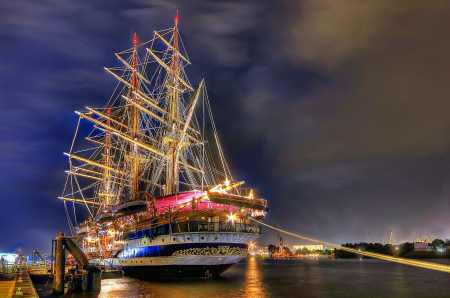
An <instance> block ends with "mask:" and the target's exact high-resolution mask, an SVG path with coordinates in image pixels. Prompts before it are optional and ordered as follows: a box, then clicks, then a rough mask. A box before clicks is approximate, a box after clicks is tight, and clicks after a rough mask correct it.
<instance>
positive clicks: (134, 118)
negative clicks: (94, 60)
mask: <svg viewBox="0 0 450 298" xmlns="http://www.w3.org/2000/svg"><path fill="white" fill-rule="evenodd" d="M137 42H138V39H137V36H136V32H135V33H134V36H133V44H134V48H133V80H132V86H133V87H132V88H131V98H133V100H134V101H135V102H137V100H138V98H137V96H136V93H137V91H138V84H137V71H138V70H137V49H136V48H137ZM138 129H139V111H138V108H137V106H136V105H132V137H133V139H134V140H136V141H138V135H139V131H138ZM138 148H139V147H138V146H136V145H131V150H130V151H132V152H133V154H132V164H133V184H132V193H131V197H132V198H133V199H137V192H138V186H139V185H138V176H139V160H138V150H139V149H138Z"/></svg>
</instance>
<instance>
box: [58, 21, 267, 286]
mask: <svg viewBox="0 0 450 298" xmlns="http://www.w3.org/2000/svg"><path fill="white" fill-rule="evenodd" d="M116 57H117V59H118V60H119V63H120V65H119V66H117V67H112V68H106V72H107V73H109V74H110V75H112V77H113V78H114V79H115V80H117V86H116V88H115V90H114V92H113V95H112V96H111V97H110V99H109V101H105V104H104V106H101V107H98V108H90V107H86V110H85V111H77V112H76V113H77V115H79V119H80V121H79V122H78V127H77V129H76V133H75V136H74V140H73V142H72V145H71V147H70V151H69V152H67V153H65V154H66V155H67V156H68V158H69V169H68V170H67V171H66V172H67V182H66V184H65V189H64V191H63V196H62V197H61V198H60V199H62V200H63V202H64V207H65V212H66V215H67V217H68V221H69V227H70V229H71V230H72V233H73V235H78V237H79V239H78V240H79V241H78V243H79V244H80V248H81V249H82V250H83V251H84V253H85V254H86V255H87V258H88V259H89V262H91V263H93V264H96V265H98V266H99V267H100V268H104V269H105V270H123V271H124V272H125V273H126V274H129V275H132V276H136V277H140V278H146V279H147V278H161V277H163V278H164V277H194V276H201V277H204V276H211V275H219V274H221V273H222V272H224V271H225V270H226V269H228V268H229V267H230V266H232V265H233V264H235V263H237V262H239V261H240V260H241V259H242V258H244V257H245V255H246V254H247V252H248V246H249V244H250V243H252V242H254V241H255V240H256V239H258V238H259V237H261V227H260V226H258V225H257V224H256V223H255V220H262V219H264V217H265V214H266V212H267V211H268V210H269V208H268V204H267V201H266V200H264V199H261V198H258V197H257V196H256V195H255V194H254V193H253V191H252V190H251V189H249V188H243V186H242V185H243V183H244V182H243V181H237V180H235V179H234V178H233V176H232V174H231V172H230V170H229V167H228V165H227V162H226V159H225V156H224V154H223V150H222V149H221V146H220V142H219V138H218V133H217V130H216V125H215V123H214V119H213V117H212V115H213V113H212V110H213V109H212V107H211V105H210V102H209V98H208V93H207V90H206V84H205V82H204V81H203V80H202V81H201V82H200V83H199V84H198V87H194V85H192V84H191V82H190V80H189V78H188V75H187V73H186V67H187V66H188V65H189V64H191V62H190V60H189V56H188V55H187V53H186V51H185V48H184V45H183V42H182V41H181V37H180V34H179V28H178V14H177V17H176V18H175V26H174V27H173V28H169V29H166V30H160V31H155V33H154V36H153V38H152V39H151V40H149V41H145V42H142V43H139V42H138V39H137V36H136V34H135V35H134V37H133V43H132V47H131V48H130V49H127V50H125V51H121V52H119V53H117V54H116ZM89 129H91V130H90V133H88V134H87V135H86V133H85V132H86V131H89ZM209 136H212V138H210V139H208V137H209ZM87 143H89V144H87ZM70 211H73V213H71V212H70Z"/></svg>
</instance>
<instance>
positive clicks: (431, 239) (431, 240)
mask: <svg viewBox="0 0 450 298" xmlns="http://www.w3.org/2000/svg"><path fill="white" fill-rule="evenodd" d="M427 235H428V234H427ZM428 238H430V243H431V242H433V240H434V238H432V237H431V236H430V235H428Z"/></svg>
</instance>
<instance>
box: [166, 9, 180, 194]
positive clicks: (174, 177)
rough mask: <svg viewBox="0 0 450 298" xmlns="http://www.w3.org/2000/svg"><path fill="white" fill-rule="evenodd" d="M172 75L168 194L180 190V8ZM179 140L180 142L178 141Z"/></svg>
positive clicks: (167, 169)
mask: <svg viewBox="0 0 450 298" xmlns="http://www.w3.org/2000/svg"><path fill="white" fill-rule="evenodd" d="M171 69H172V77H171V82H170V83H171V85H170V87H171V92H170V94H171V99H170V116H169V117H170V118H169V125H171V127H170V128H169V131H170V133H171V134H172V135H173V136H174V137H175V138H174V139H173V140H172V141H171V142H170V143H169V145H170V147H169V148H170V149H169V150H170V160H169V161H168V163H167V167H166V184H167V185H166V187H167V189H166V192H167V193H166V194H171V193H177V192H178V179H179V177H178V175H179V174H178V150H177V149H178V142H180V141H181V140H177V137H176V134H177V132H178V130H179V129H178V124H179V107H178V96H179V93H178V85H179V84H178V77H179V67H178V10H177V14H176V15H175V27H174V29H173V50H172V65H171ZM177 141H178V142H177Z"/></svg>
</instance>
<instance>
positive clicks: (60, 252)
mask: <svg viewBox="0 0 450 298" xmlns="http://www.w3.org/2000/svg"><path fill="white" fill-rule="evenodd" d="M65 266H66V237H65V236H64V232H60V233H59V234H58V236H57V237H56V249H55V272H54V277H53V293H55V294H57V295H62V294H64V274H65Z"/></svg>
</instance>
